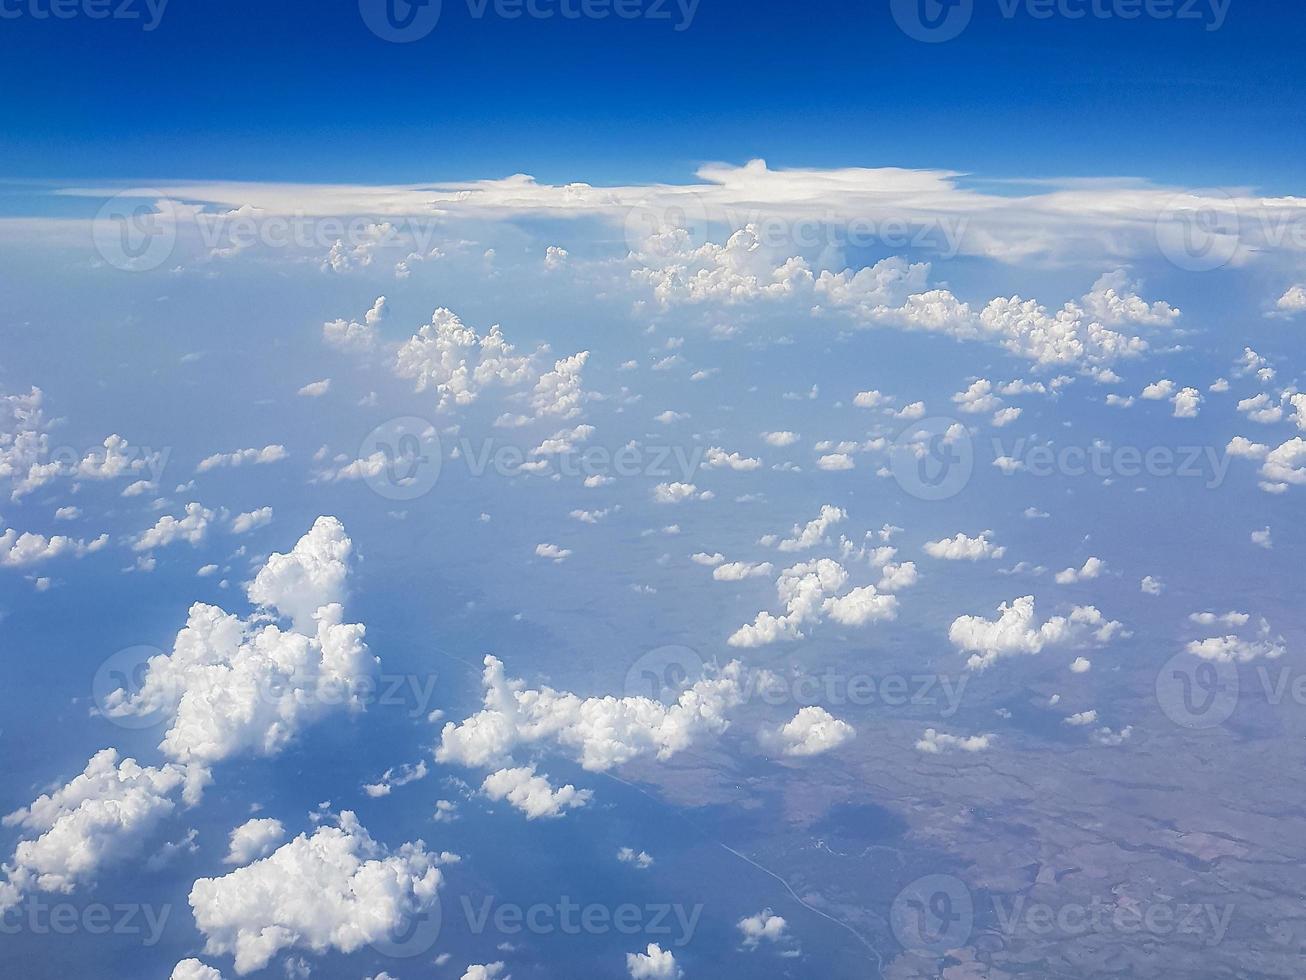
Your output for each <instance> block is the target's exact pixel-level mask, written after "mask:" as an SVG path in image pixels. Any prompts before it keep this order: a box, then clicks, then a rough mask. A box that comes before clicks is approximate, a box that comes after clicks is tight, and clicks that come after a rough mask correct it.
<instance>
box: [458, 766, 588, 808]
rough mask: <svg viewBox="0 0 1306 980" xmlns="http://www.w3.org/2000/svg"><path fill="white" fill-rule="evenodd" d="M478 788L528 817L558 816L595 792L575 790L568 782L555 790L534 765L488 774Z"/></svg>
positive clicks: (585, 801)
mask: <svg viewBox="0 0 1306 980" xmlns="http://www.w3.org/2000/svg"><path fill="white" fill-rule="evenodd" d="M481 791H482V792H483V793H485V795H486V796H488V797H489V798H490V799H492V800H507V801H508V803H509V805H511V806H513V807H515V808H516V809H518V810H520V811H521V812H522V813H524V814H526V819H527V820H536V819H538V818H539V817H561V816H562V815H563V813H564V812H565V811H567V810H575V809H577V808H579V807H583V806H585V805H586V804H587V803H589V801H590V799H591V798H592V797H593V795H594V794H593V792H591V791H590V790H587V789H582V790H578V789H576V787H575V786H572V785H571V784H570V783H568V784H567V785H566V786H563V787H561V788H559V789H554V788H553V785H552V784H551V783H550V782H549V778H548V777H547V776H537V775H536V774H535V767H534V766H525V767H521V768H516V769H500V770H499V771H498V772H494V773H491V774H490V775H488V776H486V777H485V782H484V783H482V784H481Z"/></svg>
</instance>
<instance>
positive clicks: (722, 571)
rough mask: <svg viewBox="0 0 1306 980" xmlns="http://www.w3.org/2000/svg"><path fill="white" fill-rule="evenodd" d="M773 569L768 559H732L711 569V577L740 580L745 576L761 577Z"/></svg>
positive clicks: (725, 580) (724, 580)
mask: <svg viewBox="0 0 1306 980" xmlns="http://www.w3.org/2000/svg"><path fill="white" fill-rule="evenodd" d="M772 571H774V569H773V567H772V565H771V563H770V562H769V561H762V562H747V561H732V562H727V563H726V564H724V565H717V567H716V568H714V569H712V578H714V579H716V580H717V581H718V582H742V581H743V580H744V579H747V578H761V577H763V576H766V575H770V574H771V572H772Z"/></svg>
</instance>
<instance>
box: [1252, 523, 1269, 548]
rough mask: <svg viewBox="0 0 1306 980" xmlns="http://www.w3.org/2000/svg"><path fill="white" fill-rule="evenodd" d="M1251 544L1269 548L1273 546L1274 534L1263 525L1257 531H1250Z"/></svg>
mask: <svg viewBox="0 0 1306 980" xmlns="http://www.w3.org/2000/svg"><path fill="white" fill-rule="evenodd" d="M1252 544H1254V545H1257V546H1258V547H1261V548H1266V549H1270V548H1273V547H1274V534H1273V532H1271V531H1270V529H1269V528H1268V527H1263V528H1261V529H1260V530H1259V531H1253V532H1252Z"/></svg>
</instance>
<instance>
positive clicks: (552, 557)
mask: <svg viewBox="0 0 1306 980" xmlns="http://www.w3.org/2000/svg"><path fill="white" fill-rule="evenodd" d="M535 554H536V555H537V556H538V557H540V558H547V559H549V561H552V562H553V563H554V564H561V563H562V562H564V561H566V560H567V559H568V558H570V557H571V549H570V548H562V547H559V546H558V545H556V544H548V543H545V544H537V545H536V546H535Z"/></svg>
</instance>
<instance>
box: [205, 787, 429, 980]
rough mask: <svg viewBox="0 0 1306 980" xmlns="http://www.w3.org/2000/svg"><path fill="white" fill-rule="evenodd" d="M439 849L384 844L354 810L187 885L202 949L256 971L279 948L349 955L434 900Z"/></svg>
mask: <svg viewBox="0 0 1306 980" xmlns="http://www.w3.org/2000/svg"><path fill="white" fill-rule="evenodd" d="M445 860H448V857H446V856H442V855H435V854H431V853H428V852H427V850H426V848H425V847H424V846H423V845H422V844H421V843H420V842H419V843H416V844H405V845H404V846H403V847H401V848H399V849H398V850H397V851H394V852H390V851H388V850H387V849H386V848H385V847H383V846H382V845H380V844H378V843H377V842H376V841H374V840H373V839H372V837H371V836H370V835H369V834H368V832H367V830H366V829H365V828H364V827H363V826H362V825H361V824H360V823H359V822H358V819H357V818H356V817H355V816H354V814H353V813H350V812H349V811H345V812H343V813H341V814H340V818H339V824H338V826H322V827H318V828H317V830H316V831H315V832H314V833H313V835H312V836H311V837H310V836H307V835H304V834H301V835H300V836H298V837H296V838H295V839H294V840H293V841H291V842H290V843H288V844H284V845H282V846H281V847H279V848H278V849H277V850H276V851H274V852H273V853H272V854H271V855H270V856H269V857H266V858H263V859H262V860H260V861H256V862H254V863H253V864H250V865H247V866H246V867H243V868H238V869H237V870H235V871H232V872H231V873H229V874H227V875H225V876H223V877H221V878H201V879H199V880H198V881H196V882H195V884H194V886H193V887H192V888H191V892H190V905H191V909H192V910H193V912H194V915H195V925H196V927H197V928H198V929H199V931H200V932H201V933H203V934H204V937H205V944H204V950H205V952H206V953H208V954H209V955H224V954H231V955H234V956H235V966H236V973H238V974H240V975H242V976H243V975H245V974H246V973H251V972H253V971H255V970H261V969H263V968H264V967H266V966H267V965H268V963H270V962H271V960H272V959H273V958H274V957H275V956H277V955H278V954H279V953H281V952H282V951H283V950H288V949H307V950H311V951H313V952H315V953H323V952H326V951H327V950H336V951H338V952H341V953H346V954H347V953H352V952H354V951H355V950H358V949H361V948H362V947H363V946H365V945H367V944H368V943H371V942H376V941H378V940H382V939H385V938H387V937H388V936H389V935H390V934H392V933H393V932H394V931H395V930H396V929H398V928H399V927H400V926H401V925H403V923H404V922H405V921H406V920H407V919H408V917H409V916H412V915H414V914H417V913H420V912H422V911H425V910H426V909H427V908H429V907H430V906H431V905H432V904H433V903H434V901H435V899H436V895H437V891H438V889H439V887H440V885H441V882H442V873H441V871H440V870H439V867H438V865H439V864H441V863H442V862H443V861H445Z"/></svg>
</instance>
